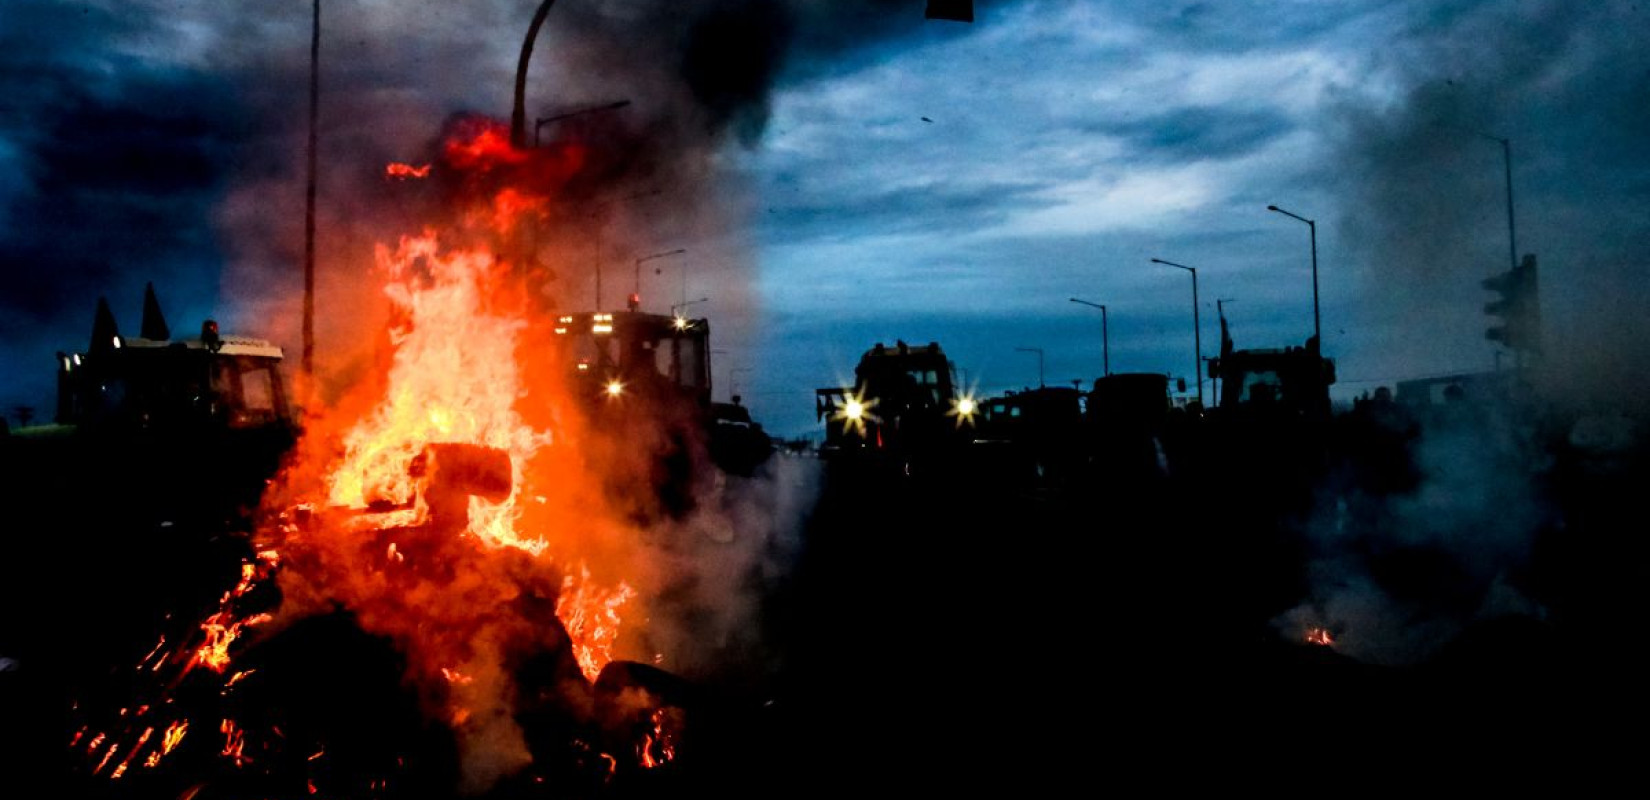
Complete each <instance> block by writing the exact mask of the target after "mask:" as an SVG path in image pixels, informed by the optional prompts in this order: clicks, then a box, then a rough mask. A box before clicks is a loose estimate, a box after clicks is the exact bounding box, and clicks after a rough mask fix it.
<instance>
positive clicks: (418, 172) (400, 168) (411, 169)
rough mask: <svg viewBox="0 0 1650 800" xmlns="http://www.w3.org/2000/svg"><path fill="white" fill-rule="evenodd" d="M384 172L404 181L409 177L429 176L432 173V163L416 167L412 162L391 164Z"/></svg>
mask: <svg viewBox="0 0 1650 800" xmlns="http://www.w3.org/2000/svg"><path fill="white" fill-rule="evenodd" d="M384 174H385V175H388V176H389V177H391V178H395V179H396V180H403V181H404V180H407V179H409V178H427V177H429V175H430V165H429V164H423V165H421V166H417V167H415V166H413V165H411V164H390V165H389V166H387V167H385V168H384Z"/></svg>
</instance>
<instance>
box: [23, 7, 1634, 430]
mask: <svg viewBox="0 0 1650 800" xmlns="http://www.w3.org/2000/svg"><path fill="white" fill-rule="evenodd" d="M975 5H976V9H977V20H976V21H975V22H974V23H972V24H965V23H956V22H940V21H924V20H923V6H924V4H923V2H922V1H921V0H880V1H879V0H852V2H827V1H826V0H817V1H810V0H787V1H786V2H756V0H686V1H685V2H670V1H669V0H610V1H609V2H598V0H560V2H558V3H557V5H556V7H555V8H554V9H553V10H552V11H551V12H550V16H549V19H548V22H547V24H546V26H545V29H544V35H543V36H542V38H541V40H540V42H539V46H538V48H537V51H536V53H535V56H534V62H533V67H534V68H533V71H532V73H531V82H530V84H529V86H530V89H529V109H530V110H529V113H530V114H533V115H546V114H550V113H554V112H556V111H557V110H561V109H567V108H575V107H579V106H581V105H587V104H594V103H600V102H604V101H610V100H613V99H618V98H624V99H630V100H632V101H633V103H632V106H631V107H630V108H627V109H625V110H623V111H619V112H614V114H613V116H614V117H615V118H616V120H615V121H614V122H612V123H604V124H611V125H615V126H622V128H623V131H624V135H625V136H627V137H638V136H652V137H656V139H657V142H658V144H657V145H656V146H655V149H656V150H658V151H660V152H664V153H665V154H666V155H663V156H659V157H657V159H656V161H658V162H659V163H665V162H669V163H668V165H667V166H665V167H659V166H658V165H657V164H655V165H654V167H653V168H651V172H650V175H649V176H644V177H641V178H637V177H635V176H625V177H624V182H625V185H626V186H635V187H642V188H647V187H650V186H654V185H655V184H650V183H649V181H650V180H653V179H656V178H658V177H659V176H664V178H666V179H668V182H667V183H666V184H665V185H663V186H659V188H661V189H662V194H661V195H660V196H658V197H654V198H651V199H644V200H640V201H636V202H635V203H634V205H635V206H636V207H635V208H634V210H630V211H626V212H624V213H623V214H622V217H621V218H618V219H616V220H615V221H614V224H613V230H612V232H611V233H608V234H604V235H606V236H610V237H611V239H612V241H611V242H609V243H607V244H605V245H603V246H604V247H606V248H607V252H606V254H605V255H604V256H603V263H604V264H605V265H606V270H608V273H607V274H608V275H610V276H611V275H614V274H617V275H620V276H624V275H627V274H628V273H629V271H630V268H631V266H632V264H633V261H634V259H635V258H637V257H639V256H641V255H644V254H648V253H652V252H660V251H665V250H670V249H673V248H686V250H687V252H686V253H684V254H682V255H681V256H676V257H672V258H668V259H659V260H658V261H657V262H656V263H654V264H651V265H650V266H657V267H658V268H659V270H660V273H659V274H658V275H653V274H652V271H651V269H650V270H649V271H648V274H647V281H648V282H649V283H650V284H657V286H656V287H653V286H649V285H644V290H645V291H644V294H645V295H647V298H648V300H649V301H650V302H649V305H650V307H653V308H654V310H660V311H662V310H664V306H665V305H666V304H668V303H671V302H676V300H677V299H679V297H678V295H679V292H680V277H681V273H680V272H679V270H686V277H687V294H688V295H689V298H690V299H691V298H698V297H702V296H708V297H709V298H710V300H709V301H708V302H707V303H705V304H702V305H699V306H695V307H694V308H695V312H696V313H697V314H702V315H704V316H707V317H709V318H710V320H711V324H712V330H713V346H714V347H715V348H716V349H717V350H719V351H725V352H722V353H718V354H717V356H716V371H715V380H716V381H717V394H718V396H719V397H726V395H727V394H728V393H729V392H730V391H731V390H732V389H733V388H734V386H735V384H737V387H738V389H739V391H740V392H741V393H742V394H744V396H745V397H746V401H747V404H748V405H750V406H751V408H752V411H753V414H754V416H755V417H756V418H757V419H758V420H759V421H762V422H764V423H765V424H766V425H767V426H768V428H769V429H770V430H771V431H772V432H774V433H777V434H783V435H798V434H802V433H806V432H809V431H812V430H815V429H817V427H818V426H817V425H816V424H815V423H814V421H813V405H812V404H813V400H812V396H813V391H812V390H813V389H814V388H815V387H821V386H830V385H839V384H842V383H847V382H851V375H852V369H853V366H854V363H855V361H856V360H857V359H858V357H859V354H860V353H861V352H863V351H864V350H865V349H867V348H869V347H870V346H871V345H872V344H874V343H875V342H878V341H882V342H885V343H889V344H892V343H893V342H894V341H895V340H896V339H903V340H905V341H907V342H913V343H926V342H928V341H930V340H933V341H938V342H939V343H940V344H941V345H942V346H943V347H944V348H945V349H946V351H947V352H948V353H949V354H950V356H951V358H952V359H953V360H954V361H955V362H956V364H957V366H958V367H960V368H962V369H964V370H966V371H967V375H968V378H969V380H970V382H972V383H975V384H978V385H979V387H980V389H981V390H982V391H983V392H986V393H996V392H1000V391H1002V390H1005V389H1009V388H1017V387H1022V386H1026V385H1035V383H1036V381H1037V361H1036V357H1035V356H1034V355H1032V354H1028V353H1024V352H1017V351H1016V348H1017V347H1034V348H1043V349H1044V350H1045V352H1046V358H1047V366H1046V372H1047V381H1048V383H1049V384H1051V385H1052V384H1056V383H1062V384H1068V385H1069V382H1070V381H1071V380H1073V379H1082V380H1083V381H1084V383H1085V385H1087V383H1088V382H1089V381H1092V379H1093V378H1094V377H1096V376H1097V375H1098V374H1099V373H1100V369H1101V356H1100V345H1101V343H1100V316H1099V312H1098V311H1096V310H1094V309H1090V308H1087V307H1083V306H1079V305H1077V304H1073V303H1070V302H1068V301H1067V298H1068V297H1072V296H1076V297H1079V298H1083V299H1086V300H1090V301H1093V302H1097V303H1104V304H1107V305H1108V306H1109V309H1110V312H1109V313H1110V333H1111V337H1110V340H1111V365H1112V369H1113V371H1151V372H1167V373H1170V374H1171V375H1173V376H1176V377H1183V376H1188V375H1189V373H1190V371H1191V367H1192V358H1193V352H1192V348H1193V345H1192V320H1191V316H1192V314H1191V311H1192V309H1191V285H1190V281H1189V276H1188V275H1187V274H1186V273H1184V272H1182V271H1180V270H1177V269H1172V268H1169V267H1164V266H1159V265H1155V264H1152V263H1150V259H1152V258H1154V257H1156V258H1161V259H1165V260H1169V261H1176V262H1180V263H1184V264H1189V265H1192V266H1196V267H1198V268H1199V281H1200V286H1199V288H1200V292H1201V300H1202V325H1203V331H1202V332H1203V352H1204V354H1205V355H1214V354H1215V353H1216V352H1217V350H1218V347H1219V327H1218V323H1217V320H1216V315H1215V301H1216V300H1217V298H1221V299H1230V300H1232V301H1233V302H1231V303H1229V304H1228V306H1227V311H1228V317H1229V319H1230V320H1231V323H1232V330H1233V335H1234V338H1235V339H1236V341H1237V344H1238V346H1239V347H1249V346H1252V347H1277V346H1284V345H1291V344H1293V345H1299V344H1302V343H1303V342H1304V340H1305V339H1306V337H1307V336H1308V335H1310V333H1311V328H1312V291H1311V259H1310V251H1309V247H1308V230H1307V227H1306V226H1305V225H1303V224H1301V223H1299V222H1296V221H1294V220H1291V219H1288V218H1286V217H1284V216H1281V215H1279V214H1274V213H1269V212H1268V211H1267V210H1266V207H1267V205H1268V204H1276V205H1279V206H1281V207H1283V208H1285V209H1288V210H1290V211H1293V212H1295V213H1297V214H1300V215H1302V216H1305V217H1310V218H1314V219H1316V220H1317V222H1318V251H1319V259H1320V282H1321V296H1322V315H1323V328H1324V343H1323V344H1324V350H1325V352H1326V354H1327V355H1329V356H1331V357H1334V358H1335V359H1336V360H1337V362H1338V366H1339V375H1340V378H1341V384H1340V386H1338V387H1337V392H1338V394H1339V396H1341V397H1345V396H1348V395H1350V394H1352V393H1356V392H1361V391H1365V390H1369V389H1373V388H1374V387H1376V386H1378V385H1381V384H1383V383H1385V384H1388V385H1390V384H1391V383H1392V382H1393V381H1395V380H1399V379H1404V378H1411V377H1420V376H1427V375H1435V374H1440V373H1446V372H1452V371H1472V370H1483V369H1488V368H1490V367H1491V366H1492V365H1493V363H1494V355H1493V352H1494V351H1493V348H1492V347H1491V345H1490V343H1489V342H1486V341H1485V340H1484V336H1483V330H1484V327H1485V325H1486V319H1485V317H1484V315H1483V314H1482V305H1483V303H1484V302H1485V301H1486V300H1488V299H1489V296H1488V295H1487V294H1486V293H1485V292H1484V291H1483V290H1482V289H1481V288H1480V286H1479V282H1480V281H1481V280H1482V279H1483V278H1484V277H1486V276H1488V275H1490V274H1491V273H1493V272H1495V271H1499V270H1504V269H1506V268H1507V267H1508V242H1507V235H1508V232H1507V224H1506V196H1505V184H1504V173H1503V162H1502V150H1501V147H1500V145H1499V144H1498V143H1496V142H1494V141H1492V140H1491V139H1489V138H1486V136H1485V134H1488V135H1493V136H1497V137H1505V138H1508V139H1510V140H1511V143H1512V153H1513V188H1514V193H1515V200H1516V212H1517V217H1516V223H1517V236H1518V242H1517V247H1518V251H1519V253H1520V254H1522V253H1535V254H1536V255H1537V257H1538V258H1539V259H1540V265H1541V271H1542V272H1541V276H1542V281H1543V285H1542V291H1543V294H1542V302H1543V311H1544V315H1545V320H1546V326H1547V330H1546V344H1547V348H1548V359H1547V373H1546V374H1547V375H1548V378H1549V380H1550V381H1551V382H1553V383H1555V384H1561V385H1563V386H1566V387H1578V388H1581V389H1584V391H1581V392H1579V393H1578V395H1577V396H1578V398H1579V399H1583V400H1595V399H1598V398H1604V397H1621V396H1624V395H1630V396H1634V397H1642V396H1643V387H1644V386H1645V384H1646V380H1645V376H1646V375H1647V374H1650V373H1647V371H1646V370H1647V368H1650V359H1646V358H1645V357H1644V355H1645V354H1646V352H1647V351H1650V348H1646V347H1645V346H1644V344H1643V342H1644V341H1646V339H1645V336H1646V334H1647V333H1650V326H1647V325H1646V324H1645V321H1644V318H1643V317H1644V309H1645V308H1646V303H1647V302H1650V277H1647V275H1646V272H1645V269H1644V266H1645V265H1644V263H1643V262H1644V255H1643V254H1644V253H1646V252H1650V205H1647V202H1650V148H1646V147H1645V142H1646V141H1647V140H1650V139H1647V137H1650V51H1647V50H1646V48H1645V47H1644V46H1643V42H1645V41H1647V40H1650V35H1647V34H1650V24H1647V22H1646V16H1645V15H1646V14H1647V13H1650V11H1647V10H1645V9H1641V8H1640V7H1639V5H1637V4H1634V3H1628V2H1597V3H1564V2H1544V1H1532V2H1516V3H1515V2H1410V3H1395V2H1373V1H1371V2H1352V1H1348V2H1304V1H1302V2H1295V1H1289V0H1285V1H1283V2H1279V1H1277V0H1274V2H1265V3H1261V2H1225V3H1176V2H1166V3H1157V4H1137V3H1124V2H1079V1H1077V0H1068V1H1067V2H1052V1H1050V2H1037V1H1036V0H1021V1H1017V2H1016V1H1010V0H1002V1H1000V2H987V1H986V0H977V2H976V4H975ZM323 6H324V11H323V43H322V60H323V72H322V83H323V100H322V107H321V116H322V132H321V136H322V145H321V147H322V154H323V155H322V159H323V163H324V165H325V169H326V171H327V177H326V179H325V180H324V181H323V185H322V199H321V203H322V214H321V225H322V226H323V234H322V235H323V241H324V244H323V246H324V247H326V244H325V242H328V241H332V240H329V239H326V238H325V237H328V236H332V237H345V236H349V237H357V236H366V235H368V234H369V232H371V233H373V234H384V233H385V232H386V231H393V230H394V229H395V228H396V226H397V220H396V219H395V218H394V213H393V212H386V211H385V210H384V209H385V208H387V207H393V203H388V204H387V202H388V201H386V200H385V199H384V197H382V196H379V195H381V194H383V193H382V192H377V194H375V191H376V190H373V189H371V188H370V186H369V185H370V184H371V182H372V177H373V176H376V175H377V174H378V170H381V169H382V165H383V164H384V163H385V162H387V161H390V160H412V159H415V158H416V157H417V155H418V154H419V153H420V152H422V151H423V150H424V149H426V148H427V147H428V145H429V143H430V141H431V140H432V139H433V138H434V137H435V136H436V135H437V134H438V133H439V131H440V130H441V128H442V125H443V123H444V122H445V121H446V120H447V119H448V118H449V117H450V116H451V115H452V114H454V113H458V112H473V113H479V114H486V115H489V116H494V117H498V118H507V117H508V115H509V109H510V90H511V85H512V79H513V74H514V69H515V59H516V54H517V50H518V48H519V47H520V44H521V38H522V36H523V34H524V33H525V31H526V27H527V23H528V20H529V19H530V18H531V16H532V12H533V9H534V8H535V7H536V6H537V2H536V0H499V1H498V2H475V3H468V4H463V7H462V8H460V7H459V6H448V5H445V4H443V5H441V6H439V7H438V9H439V10H429V9H430V8H436V7H434V6H429V7H427V6H426V4H410V3H394V2H388V1H387V0H355V1H354V2H324V3H323ZM309 12H310V4H309V3H308V2H303V1H301V0H282V2H276V3H258V4H240V3H229V4H225V3H218V2H159V1H158V0H136V1H135V2H134V1H131V0H128V1H127V2H113V0H108V1H94V2H76V3H71V2H46V1H45V0H8V2H7V3H6V10H5V11H4V12H0V268H3V270H4V274H5V276H6V286H5V289H4V290H3V292H0V375H3V376H4V381H3V383H0V404H3V406H4V410H5V411H7V412H8V413H9V412H10V410H11V408H12V407H13V406H16V405H24V404H26V405H33V406H35V407H36V408H38V409H40V411H41V412H42V413H43V414H46V415H49V409H50V405H51V392H52V386H53V384H52V380H53V377H52V366H53V360H52V355H53V353H54V352H55V351H57V350H73V349H79V348H84V347H85V343H86V339H87V337H88V335H89V331H90V323H91V319H92V312H93V309H94V306H95V301H96V297H97V296H98V295H99V294H103V295H107V296H108V297H109V299H110V301H111V304H112V305H113V306H114V307H115V310H116V312H117V314H118V315H119V316H120V321H121V324H122V326H123V330H126V331H127V332H135V331H136V327H137V316H138V310H139V309H140V308H141V297H142V288H143V284H144V282H145V281H149V280H152V281H154V282H155V283H156V286H157V289H158V290H159V291H160V293H161V300H162V303H163V305H164V306H165V308H166V310H167V312H168V315H169V316H170V317H171V318H172V325H173V329H174V331H191V330H193V329H194V328H195V326H197V325H198V320H199V319H201V318H204V317H205V316H208V315H216V316H218V317H220V318H221V319H225V320H228V321H230V322H231V323H232V325H233V328H234V329H235V330H237V331H239V332H242V333H246V334H249V335H259V334H260V333H263V334H264V335H268V336H270V337H271V338H276V339H279V340H280V341H281V343H282V344H284V345H286V346H287V347H288V352H289V353H290V354H293V355H294V356H295V355H296V352H297V347H296V345H297V341H296V337H295V336H292V334H293V333H294V332H295V331H296V326H295V324H294V322H293V320H292V319H291V313H290V312H291V310H292V309H293V308H295V305H294V304H293V300H294V299H295V296H296V293H297V291H298V288H299V286H300V283H299V275H300V274H301V273H300V269H301V255H302V239H301V236H300V235H299V234H301V229H302V228H301V222H302V209H303V205H302V204H303V196H302V186H303V184H302V163H303V160H302V152H303V151H302V143H303V139H302V131H303V127H302V126H303V120H304V112H305V109H306V103H307V95H306V90H307V69H308V63H307V59H308V33H309V29H308V26H309V19H310V18H309ZM601 130H602V129H600V128H596V129H594V130H593V131H588V130H587V131H584V133H583V134H582V135H599V134H600V133H601ZM546 133H547V134H548V135H560V134H555V133H554V131H553V130H552V129H547V130H546ZM567 135H572V134H567ZM363 186H369V188H365V189H364V188H363ZM707 209H708V210H707ZM363 214H371V215H374V216H375V219H374V220H373V221H372V224H364V223H362V222H361V221H360V219H359V217H360V216H361V215H363ZM344 219H351V220H353V222H352V223H351V224H350V225H348V226H345V225H343V224H342V223H340V222H339V220H344ZM329 229H330V231H331V232H330V233H328V232H327V231H328V230H329ZM357 244H358V243H357ZM351 246H354V245H351ZM581 246H582V245H581ZM327 252H328V253H336V254H338V255H337V257H336V258H333V259H324V260H323V264H322V268H323V270H330V271H332V273H333V274H331V275H330V276H329V275H327V274H323V277H322V280H321V283H322V288H323V290H325V289H326V288H327V287H328V286H329V285H330V284H331V283H332V282H334V281H340V280H343V278H341V277H339V275H338V273H342V272H345V271H347V269H348V262H347V259H346V258H345V255H344V254H346V253H348V252H353V251H351V250H350V249H349V247H344V246H343V245H340V246H338V247H329V248H328V250H327ZM575 280H577V279H575ZM609 280H613V278H611V277H610V278H609ZM624 280H628V278H623V279H621V283H622V282H623V281H624ZM570 285H571V284H570ZM655 288H656V289H657V291H654V289H655ZM580 291H581V292H582V290H580ZM655 295H663V296H662V297H659V298H658V299H657V301H656V302H655V301H654V300H653V298H654V296H655ZM611 299H612V298H609V300H610V301H611ZM318 302H319V306H320V309H321V310H320V313H321V314H322V315H323V317H326V316H328V315H347V313H348V309H347V308H340V307H339V305H341V304H337V303H334V304H332V305H331V307H329V302H328V299H327V296H326V295H324V294H323V295H322V297H321V299H320V300H319V301H318ZM584 304H585V305H587V304H588V303H584ZM608 304H609V305H611V304H612V303H611V302H609V303H608ZM328 325H329V323H326V322H323V325H322V328H323V330H322V332H323V334H327V333H328V332H329V331H330V330H331V328H330V327H328ZM226 327H229V326H228V325H226ZM265 331H267V333H265ZM329 344H330V340H329V339H328V338H326V337H325V336H323V338H322V340H321V345H320V347H321V348H322V349H325V348H327V347H329ZM294 360H295V359H294Z"/></svg>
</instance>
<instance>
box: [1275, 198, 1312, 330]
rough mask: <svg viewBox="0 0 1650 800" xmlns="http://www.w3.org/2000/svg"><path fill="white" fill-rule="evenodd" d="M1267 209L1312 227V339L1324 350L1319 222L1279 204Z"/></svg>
mask: <svg viewBox="0 0 1650 800" xmlns="http://www.w3.org/2000/svg"><path fill="white" fill-rule="evenodd" d="M1266 210H1267V211H1276V212H1278V213H1279V214H1282V215H1284V216H1286V217H1289V218H1291V219H1296V220H1299V221H1301V222H1304V223H1306V226H1307V227H1308V228H1311V229H1312V341H1314V342H1316V343H1317V350H1318V352H1320V353H1321V352H1323V320H1322V318H1321V317H1319V316H1318V223H1317V222H1316V221H1314V220H1310V219H1307V218H1306V217H1303V216H1301V215H1299V214H1291V213H1289V212H1288V211H1284V210H1283V209H1281V208H1278V207H1277V206H1267V207H1266Z"/></svg>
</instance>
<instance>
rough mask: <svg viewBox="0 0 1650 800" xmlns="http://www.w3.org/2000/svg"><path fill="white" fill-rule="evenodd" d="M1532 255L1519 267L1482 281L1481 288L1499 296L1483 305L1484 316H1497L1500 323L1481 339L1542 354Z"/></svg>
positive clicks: (1539, 312) (1537, 294) (1539, 302)
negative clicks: (1482, 285)
mask: <svg viewBox="0 0 1650 800" xmlns="http://www.w3.org/2000/svg"><path fill="white" fill-rule="evenodd" d="M1538 287H1539V283H1538V280H1537V278H1536V267H1535V256H1534V255H1525V256H1524V262H1523V263H1521V264H1519V265H1518V266H1516V267H1514V268H1512V269H1510V270H1508V271H1506V272H1503V273H1501V274H1499V275H1494V276H1491V277H1489V278H1485V279H1484V288H1485V289H1488V290H1489V291H1491V292H1494V293H1496V294H1498V295H1500V298H1499V299H1497V300H1492V301H1490V302H1488V303H1485V304H1484V313H1485V314H1488V315H1490V316H1492V317H1500V318H1501V324H1499V325H1492V326H1490V328H1489V329H1488V330H1486V331H1484V338H1485V339H1488V340H1490V341H1492V342H1500V343H1501V345H1502V346H1503V347H1506V348H1507V349H1509V350H1515V351H1521V352H1527V353H1539V352H1540V351H1541V297H1540V291H1539V288H1538Z"/></svg>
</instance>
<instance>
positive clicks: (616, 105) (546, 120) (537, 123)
mask: <svg viewBox="0 0 1650 800" xmlns="http://www.w3.org/2000/svg"><path fill="white" fill-rule="evenodd" d="M628 105H630V101H629V100H615V101H613V102H611V103H603V104H601V105H599V106H590V107H588V108H578V109H574V110H572V111H565V112H562V113H560V114H552V115H550V116H548V117H539V118H538V119H535V120H533V146H534V147H538V146H539V132H540V131H542V130H543V129H544V126H546V125H549V124H550V123H552V122H560V121H562V120H564V119H567V118H569V117H577V116H580V115H582V114H593V113H595V112H597V111H615V110H617V109H621V108H624V107H625V106H628Z"/></svg>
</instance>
